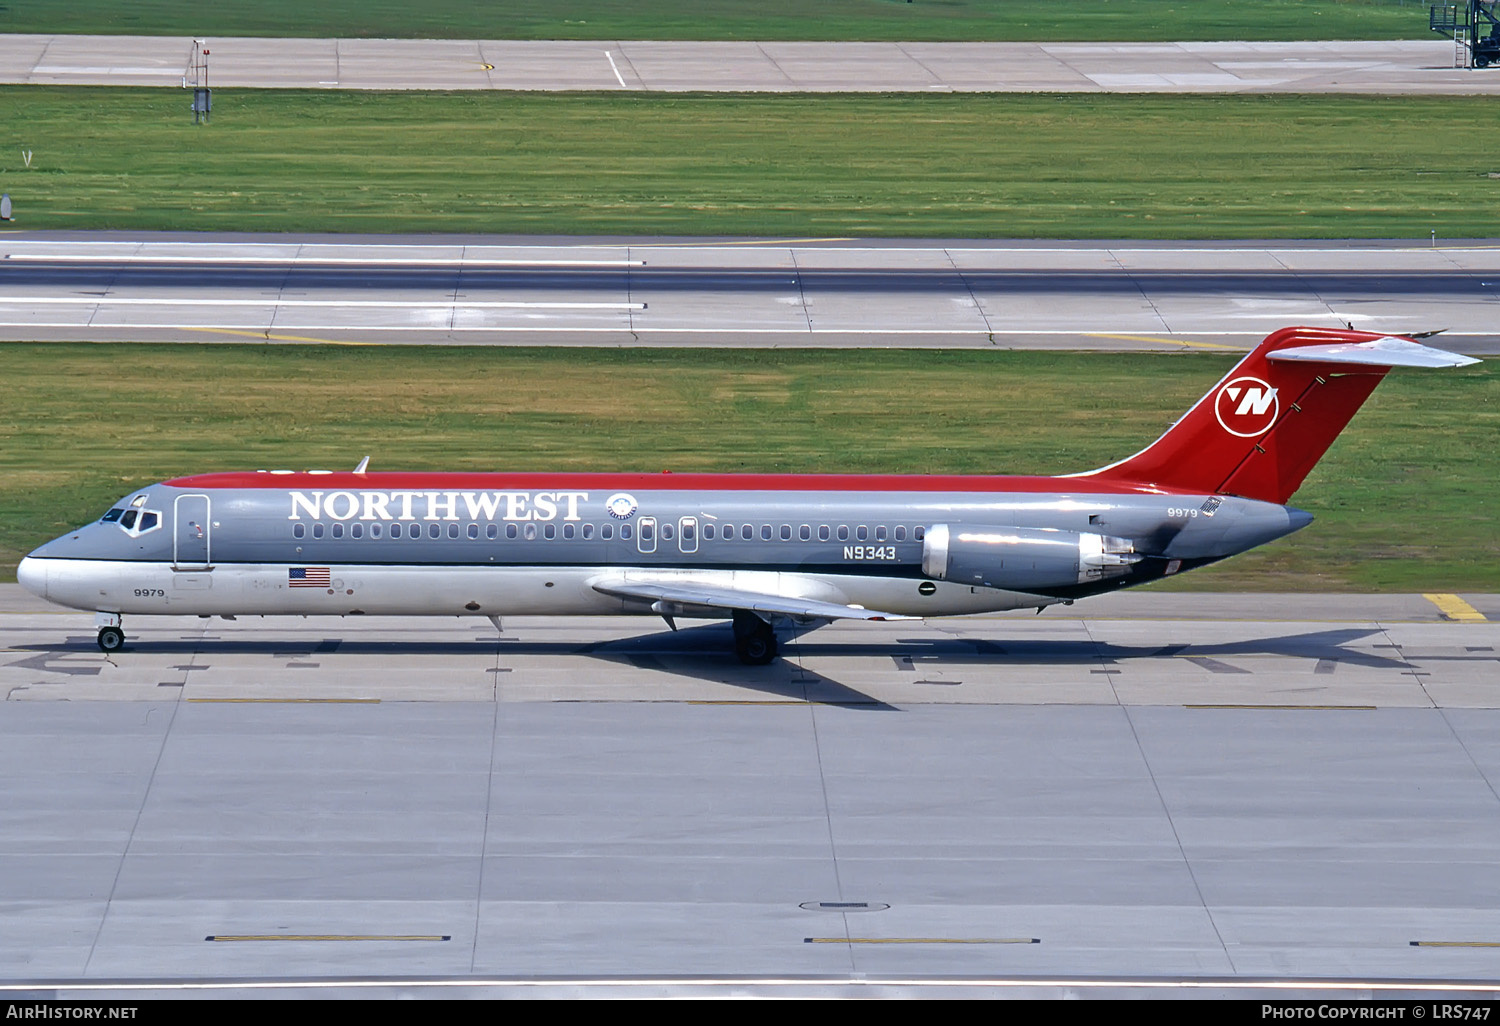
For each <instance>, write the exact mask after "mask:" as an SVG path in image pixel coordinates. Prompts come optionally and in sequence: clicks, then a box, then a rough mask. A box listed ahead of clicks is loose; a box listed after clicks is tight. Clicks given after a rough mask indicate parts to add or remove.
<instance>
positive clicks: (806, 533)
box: [797, 524, 812, 541]
mask: <svg viewBox="0 0 1500 1026" xmlns="http://www.w3.org/2000/svg"><path fill="white" fill-rule="evenodd" d="M797 537H798V538H801V539H802V540H803V541H812V528H811V527H808V526H807V525H806V524H803V525H802V526H801V527H799V528H797Z"/></svg>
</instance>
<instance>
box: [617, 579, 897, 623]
mask: <svg viewBox="0 0 1500 1026" xmlns="http://www.w3.org/2000/svg"><path fill="white" fill-rule="evenodd" d="M593 588H594V590H595V591H597V592H600V593H602V594H604V595H613V596H615V597H616V598H627V599H639V600H641V601H645V602H668V603H672V604H675V605H680V606H705V607H708V608H710V609H723V610H725V611H726V612H729V611H733V610H736V609H748V610H750V611H752V612H756V613H780V614H782V615H783V616H802V617H811V618H814V619H818V620H910V619H913V618H912V617H909V616H902V615H901V614H899V613H882V612H880V611H878V610H875V609H865V608H864V607H863V606H850V605H845V604H843V603H840V602H821V601H819V600H817V599H808V598H797V597H795V596H791V595H772V594H768V593H766V592H757V591H745V590H743V589H741V588H731V587H726V586H724V585H716V584H699V583H696V582H684V583H669V582H665V581H627V580H625V579H623V578H605V579H603V580H599V581H595V582H593Z"/></svg>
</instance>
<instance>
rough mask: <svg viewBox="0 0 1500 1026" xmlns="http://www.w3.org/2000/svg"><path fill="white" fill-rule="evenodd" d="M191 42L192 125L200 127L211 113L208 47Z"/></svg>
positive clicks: (201, 43)
mask: <svg viewBox="0 0 1500 1026" xmlns="http://www.w3.org/2000/svg"><path fill="white" fill-rule="evenodd" d="M204 42H205V40H202V39H195V40H193V64H192V72H193V124H195V125H201V124H202V123H203V122H205V121H207V120H208V118H209V115H210V114H211V113H212V112H213V108H214V101H213V91H212V90H210V89H209V88H208V47H206V46H204V45H203V44H204Z"/></svg>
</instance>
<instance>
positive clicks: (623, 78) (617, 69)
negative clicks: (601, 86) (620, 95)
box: [604, 50, 630, 89]
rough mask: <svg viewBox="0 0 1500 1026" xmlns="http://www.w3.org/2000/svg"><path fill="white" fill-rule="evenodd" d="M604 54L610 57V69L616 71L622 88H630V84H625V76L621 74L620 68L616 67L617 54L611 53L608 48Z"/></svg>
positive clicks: (616, 79)
mask: <svg viewBox="0 0 1500 1026" xmlns="http://www.w3.org/2000/svg"><path fill="white" fill-rule="evenodd" d="M604 56H605V57H607V58H608V59H609V70H610V71H613V72H614V73H615V81H616V82H618V83H620V88H621V89H628V88H630V87H629V86H627V85H626V84H625V77H624V76H623V75H621V74H620V69H619V68H617V67H615V55H614V54H612V53H610V52H609V51H608V50H605V51H604Z"/></svg>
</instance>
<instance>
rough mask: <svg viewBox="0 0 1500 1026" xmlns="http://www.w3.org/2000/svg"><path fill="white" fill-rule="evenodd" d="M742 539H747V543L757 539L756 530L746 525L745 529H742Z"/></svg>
mask: <svg viewBox="0 0 1500 1026" xmlns="http://www.w3.org/2000/svg"><path fill="white" fill-rule="evenodd" d="M740 537H741V538H743V539H745V541H749V540H750V539H752V538H754V537H755V528H753V527H751V526H750V525H749V524H746V525H745V526H744V527H742V528H740Z"/></svg>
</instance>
